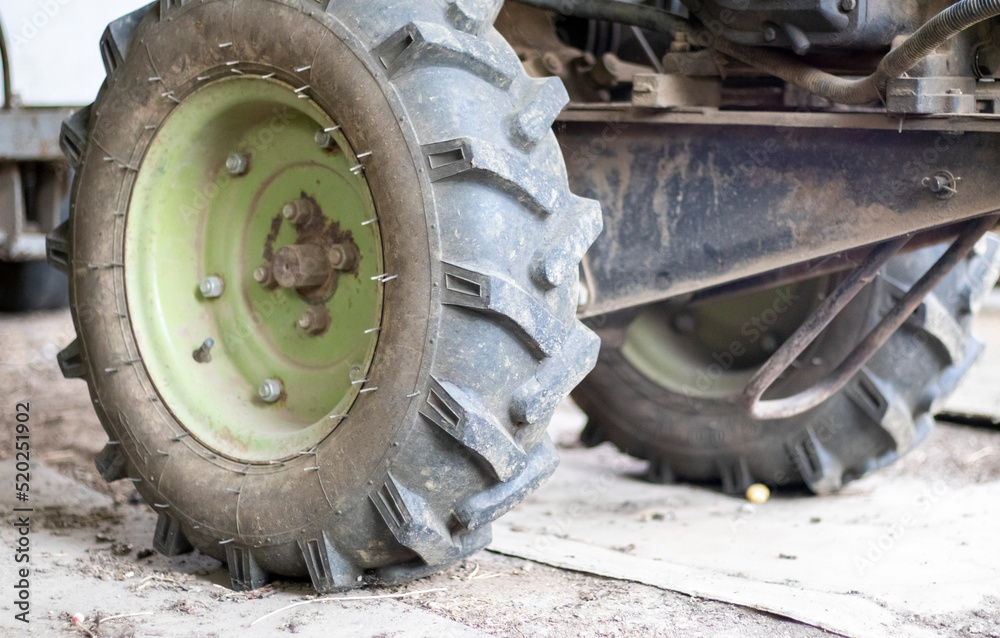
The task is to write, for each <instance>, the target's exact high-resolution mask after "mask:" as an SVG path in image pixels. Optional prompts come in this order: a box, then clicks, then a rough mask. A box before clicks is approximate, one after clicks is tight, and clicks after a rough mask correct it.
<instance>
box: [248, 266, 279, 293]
mask: <svg viewBox="0 0 1000 638" xmlns="http://www.w3.org/2000/svg"><path fill="white" fill-rule="evenodd" d="M253 279H254V281H256V282H257V283H259V284H260V285H261V286H264V287H265V288H272V287H273V286H274V285H275V281H274V271H273V269H272V267H271V264H270V262H267V263H264V264H263V265H262V266H261V267H259V268H258V269H257V270H255V271H253Z"/></svg>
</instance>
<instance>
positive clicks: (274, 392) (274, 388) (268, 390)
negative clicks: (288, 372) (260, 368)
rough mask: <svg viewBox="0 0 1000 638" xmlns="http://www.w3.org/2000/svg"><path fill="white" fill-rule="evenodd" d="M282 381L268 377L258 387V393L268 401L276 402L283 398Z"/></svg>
mask: <svg viewBox="0 0 1000 638" xmlns="http://www.w3.org/2000/svg"><path fill="white" fill-rule="evenodd" d="M281 392H282V387H281V381H278V380H277V379H267V380H266V381H264V382H263V383H261V384H260V387H259V388H257V395H258V396H259V397H260V398H261V399H263V400H264V401H265V402H267V403H274V402H276V401H277V400H278V399H280V398H281Z"/></svg>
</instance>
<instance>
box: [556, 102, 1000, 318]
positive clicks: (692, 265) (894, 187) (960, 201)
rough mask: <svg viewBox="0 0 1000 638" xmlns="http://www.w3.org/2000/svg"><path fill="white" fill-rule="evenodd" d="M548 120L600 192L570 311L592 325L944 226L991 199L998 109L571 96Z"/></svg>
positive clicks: (936, 232)
mask: <svg viewBox="0 0 1000 638" xmlns="http://www.w3.org/2000/svg"><path fill="white" fill-rule="evenodd" d="M556 129H557V134H558V135H559V138H560V142H561V144H562V146H563V150H564V152H565V155H566V161H567V166H568V170H569V174H570V182H571V185H572V186H573V188H574V190H575V192H577V193H578V194H580V195H582V196H585V197H594V198H596V199H598V200H599V201H600V202H601V203H602V205H603V207H604V219H605V230H604V232H603V233H602V235H601V236H600V238H599V239H598V240H597V242H596V243H595V245H594V246H593V248H592V249H591V250H590V252H589V253H588V254H587V256H586V258H585V262H584V267H583V281H584V284H585V285H586V287H587V289H588V292H589V295H587V298H588V301H587V303H586V304H585V305H583V306H582V307H581V308H580V316H581V317H583V318H595V317H600V316H604V318H603V319H602V320H601V321H603V322H604V324H605V325H608V324H609V323H613V321H608V318H609V317H613V315H614V313H620V314H621V315H626V316H627V315H629V314H630V313H629V312H627V311H628V310H629V309H635V308H637V307H640V306H643V305H647V304H651V303H655V302H659V301H663V300H667V299H679V300H684V301H687V300H690V299H692V298H693V297H694V296H695V295H696V294H697V295H698V296H699V297H702V298H704V297H705V296H707V295H710V294H711V292H710V291H711V290H712V289H719V290H722V289H726V288H728V289H730V290H732V289H733V288H736V289H739V288H744V289H745V288H752V287H753V286H754V281H755V280H758V279H759V280H761V281H765V282H771V283H773V282H774V281H791V280H795V279H803V278H806V277H811V276H817V275H819V274H823V273H825V272H830V271H831V270H837V269H846V268H849V267H851V266H854V265H857V264H858V263H859V262H860V261H863V260H864V258H865V256H866V255H867V253H868V252H870V250H871V247H872V246H875V245H878V244H880V243H883V242H886V241H891V240H894V239H896V238H900V237H907V238H909V239H910V240H911V244H910V246H908V247H907V249H909V248H912V247H915V246H919V245H926V244H927V243H930V241H932V240H936V241H942V240H945V239H950V238H953V237H954V236H955V235H957V234H958V233H959V231H957V230H955V229H953V228H952V226H953V225H955V224H957V223H959V222H962V221H965V220H969V219H973V218H976V217H981V216H984V215H988V214H990V213H993V212H994V211H996V210H998V209H1000V180H996V178H995V167H996V166H1000V136H998V133H1000V118H998V117H997V116H995V115H969V116H950V117H924V118H912V117H911V118H910V119H905V120H903V119H900V118H899V117H891V116H887V115H885V114H884V113H876V112H854V113H845V112H804V111H800V112H766V111H726V110H719V109H714V108H681V109H674V110H651V109H643V108H636V107H633V106H631V105H624V104H617V105H616V104H611V105H607V104H605V105H588V104H581V105H571V107H570V108H569V109H567V110H566V111H565V112H564V113H563V115H562V116H561V118H560V122H559V123H558V124H557V127H556ZM941 185H944V186H945V187H944V188H941V187H940V186H941ZM928 238H930V239H928ZM783 273H784V274H783ZM788 273H792V274H788ZM621 311H626V312H621Z"/></svg>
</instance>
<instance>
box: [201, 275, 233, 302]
mask: <svg viewBox="0 0 1000 638" xmlns="http://www.w3.org/2000/svg"><path fill="white" fill-rule="evenodd" d="M198 289H199V290H200V291H201V295H202V296H203V297H204V298H205V299H218V298H219V297H221V296H222V293H223V292H225V291H226V282H224V281H223V280H222V278H221V277H205V278H204V279H202V280H201V284H199V285H198Z"/></svg>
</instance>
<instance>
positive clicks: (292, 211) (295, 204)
mask: <svg viewBox="0 0 1000 638" xmlns="http://www.w3.org/2000/svg"><path fill="white" fill-rule="evenodd" d="M317 214H318V215H322V214H323V213H322V212H321V211H320V210H319V207H318V206H317V205H316V202H314V201H313V200H311V199H309V198H308V197H302V198H299V199H293V200H292V201H290V202H288V203H287V204H285V205H284V206H282V207H281V216H282V217H284V218H285V219H287V220H288V221H290V222H291V223H293V224H303V223H306V222H308V221H309V220H310V219H312V218H313V216H314V215H317Z"/></svg>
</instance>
